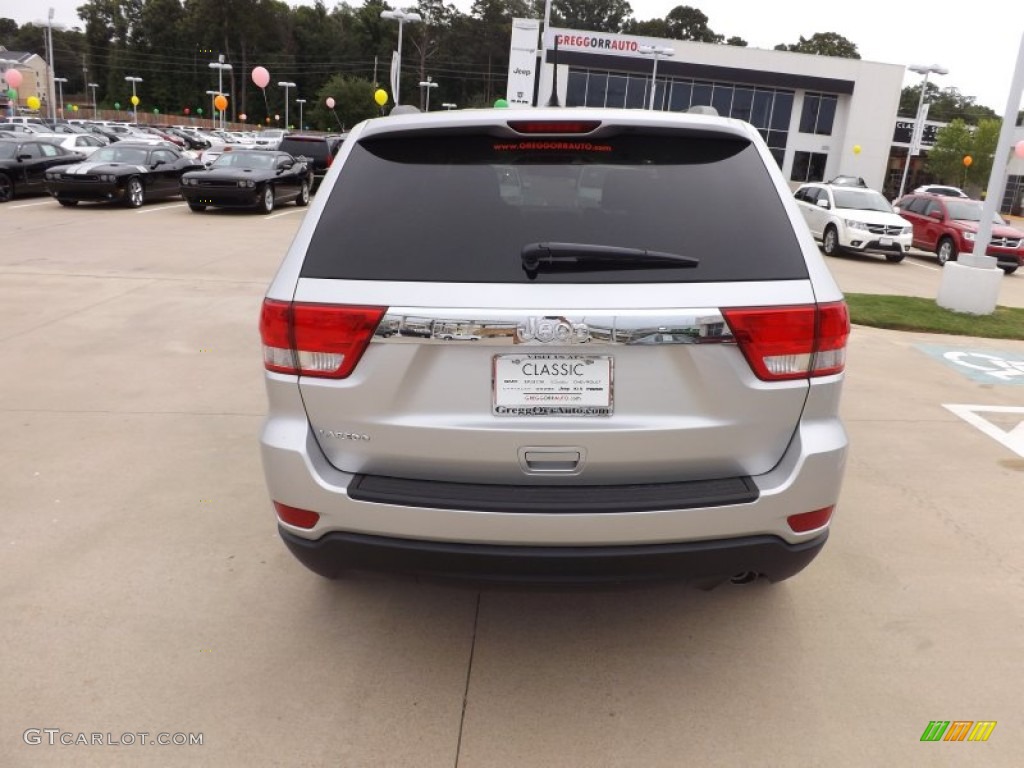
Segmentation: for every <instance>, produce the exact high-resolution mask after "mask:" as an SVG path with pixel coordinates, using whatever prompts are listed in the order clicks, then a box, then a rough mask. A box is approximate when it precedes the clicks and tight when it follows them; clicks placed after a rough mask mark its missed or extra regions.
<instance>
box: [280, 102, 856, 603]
mask: <svg viewBox="0 0 1024 768" xmlns="http://www.w3.org/2000/svg"><path fill="white" fill-rule="evenodd" d="M513 171H514V172H513ZM737 219H739V220H741V221H743V222H744V226H745V227H746V228H747V229H746V231H748V232H756V233H757V238H756V246H755V247H743V246H742V245H740V243H741V242H742V238H740V239H738V236H737V230H736V226H735V221H736V220H737ZM260 332H261V336H262V341H263V352H264V366H265V368H266V374H265V376H266V386H267V393H268V399H269V410H268V414H267V418H266V421H265V424H264V428H263V434H262V457H263V467H264V474H265V477H266V482H267V487H268V489H269V492H270V497H271V499H272V500H273V504H274V508H275V509H276V512H277V520H278V526H279V531H280V533H281V536H282V538H283V539H284V541H285V543H286V544H287V545H288V547H289V548H290V549H291V550H292V552H293V553H294V554H295V555H296V557H297V558H298V559H299V560H301V561H302V562H303V563H304V564H306V565H307V566H308V567H310V568H311V569H313V570H314V571H316V572H317V573H320V574H322V575H324V576H328V577H335V576H338V575H340V574H342V573H344V572H345V571H346V570H350V569H354V570H359V569H387V570H393V571H405V572H412V573H433V574H445V575H453V576H465V577H472V578H496V579H502V580H536V581H542V582H565V581H620V580H629V579H650V578H666V577H672V578H681V579H686V580H690V581H693V582H696V583H697V584H699V585H701V586H711V585H715V584H718V583H720V582H723V581H728V580H730V579H731V580H733V581H736V582H746V581H751V580H753V579H755V578H757V577H758V576H763V577H765V578H767V579H769V580H771V581H779V580H781V579H785V578H788V577H789V576H792V575H793V574H795V573H797V572H798V571H800V570H801V569H802V568H803V567H804V566H806V565H807V564H808V563H809V562H810V561H811V560H812V559H813V558H814V557H815V555H816V554H817V553H818V552H819V551H820V549H821V548H822V546H823V545H824V544H825V540H826V538H827V536H828V531H829V524H830V519H831V516H832V512H833V510H834V509H835V506H836V503H837V500H838V498H839V489H840V484H841V479H842V476H843V468H844V462H845V456H846V449H847V437H846V432H845V431H844V429H843V425H842V423H841V421H840V418H839V413H838V408H839V395H840V390H841V387H842V382H843V369H844V365H845V350H846V343H847V336H848V333H849V320H848V315H847V311H846V305H845V303H844V301H843V297H842V294H841V293H840V292H839V289H838V288H837V287H836V285H835V283H834V282H833V280H832V277H831V275H830V274H829V272H828V269H827V268H826V267H825V264H824V261H823V260H822V257H821V254H820V253H819V252H818V249H817V248H816V247H815V244H814V241H813V240H812V239H811V237H810V236H809V235H808V233H807V228H806V227H805V226H804V225H803V223H802V222H801V221H800V214H799V212H798V211H797V208H796V205H795V203H794V202H793V199H792V196H791V195H790V194H789V190H788V187H787V185H786V182H785V180H784V178H783V177H782V175H781V173H780V172H779V169H778V166H777V165H776V163H775V160H774V159H773V158H772V155H771V153H770V152H769V150H768V148H767V146H766V145H765V143H764V141H763V140H762V139H761V137H760V135H759V134H758V132H757V131H756V130H755V129H754V128H752V127H751V126H750V125H748V124H747V123H744V122H740V121H736V120H729V119H724V118H718V117H711V116H703V115H686V114H673V113H660V112H658V113H655V112H648V111H645V110H603V109H587V110H573V109H536V110H506V109H494V110H466V111H459V112H450V113H433V114H413V115H402V116H391V117H386V118H379V119H374V120H370V121H368V122H364V123H362V124H360V125H359V126H357V127H356V128H355V129H353V131H352V133H351V134H350V136H349V138H348V140H347V141H346V142H345V143H344V144H343V145H342V148H341V150H340V152H339V155H338V157H337V159H336V160H335V162H334V163H333V164H332V166H331V168H330V170H329V171H328V173H327V175H326V177H325V179H324V182H323V186H322V188H321V191H320V194H318V195H317V196H316V198H315V200H314V204H313V206H312V207H311V208H310V210H309V213H308V214H307V216H306V219H305V221H304V222H303V224H302V227H301V228H300V230H299V232H298V234H297V235H296V238H295V240H294V242H293V243H292V245H291V248H290V249H289V251H288V254H287V256H286V257H285V259H284V263H283V264H282V265H281V268H280V270H279V272H278V274H277V276H276V277H275V278H274V281H273V283H272V284H271V286H270V288H269V290H268V292H267V296H266V299H265V301H264V304H263V310H262V315H261V319H260Z"/></svg>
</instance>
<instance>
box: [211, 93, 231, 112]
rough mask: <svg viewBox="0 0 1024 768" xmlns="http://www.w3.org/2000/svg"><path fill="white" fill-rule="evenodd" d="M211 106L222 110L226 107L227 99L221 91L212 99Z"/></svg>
mask: <svg viewBox="0 0 1024 768" xmlns="http://www.w3.org/2000/svg"><path fill="white" fill-rule="evenodd" d="M213 106H215V107H216V108H217V109H219V110H220V111H221V112H223V111H224V110H225V109H227V108H228V100H227V98H225V96H224V94H223V93H218V94H217V98H215V99H214V100H213Z"/></svg>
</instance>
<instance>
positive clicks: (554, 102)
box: [546, 35, 562, 107]
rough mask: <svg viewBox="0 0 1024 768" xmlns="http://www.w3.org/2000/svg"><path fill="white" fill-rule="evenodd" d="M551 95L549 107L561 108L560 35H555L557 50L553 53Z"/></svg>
mask: <svg viewBox="0 0 1024 768" xmlns="http://www.w3.org/2000/svg"><path fill="white" fill-rule="evenodd" d="M551 66H552V70H551V95H550V96H549V97H548V103H547V105H546V106H549V107H560V106H562V105H561V104H559V103H558V35H555V49H554V51H552V53H551Z"/></svg>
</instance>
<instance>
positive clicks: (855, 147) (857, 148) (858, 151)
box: [853, 144, 860, 155]
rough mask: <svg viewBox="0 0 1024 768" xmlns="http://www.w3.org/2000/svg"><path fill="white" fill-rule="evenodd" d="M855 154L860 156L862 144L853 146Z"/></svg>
mask: <svg viewBox="0 0 1024 768" xmlns="http://www.w3.org/2000/svg"><path fill="white" fill-rule="evenodd" d="M853 154H855V155H859V154H860V144H854V145H853Z"/></svg>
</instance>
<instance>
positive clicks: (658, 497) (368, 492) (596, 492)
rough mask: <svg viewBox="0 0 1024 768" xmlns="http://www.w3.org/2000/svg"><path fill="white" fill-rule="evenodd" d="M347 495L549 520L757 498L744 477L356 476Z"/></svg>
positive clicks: (756, 493) (727, 503)
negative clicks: (553, 481) (502, 479)
mask: <svg viewBox="0 0 1024 768" xmlns="http://www.w3.org/2000/svg"><path fill="white" fill-rule="evenodd" d="M348 495H349V498H352V499H355V500H357V501H370V502H374V503H377V504H397V505H399V506H403V507H433V508H435V509H460V510H470V511H474V512H518V513H529V514H545V515H551V514H600V513H608V512H613V513H614V512H619V513H621V512H650V511H656V510H661V509H695V508H697V507H724V506H729V505H732V504H750V503H751V502H754V501H757V498H758V495H759V492H758V489H757V486H756V485H755V484H754V481H753V480H751V479H750V478H749V477H726V478H722V479H719V480H694V481H691V482H683V483H644V484H633V485H495V484H487V483H450V482H439V481H436V480H408V479H405V478H400V477H382V476H378V475H356V476H355V477H354V478H353V480H352V482H351V483H350V484H349V487H348Z"/></svg>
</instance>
